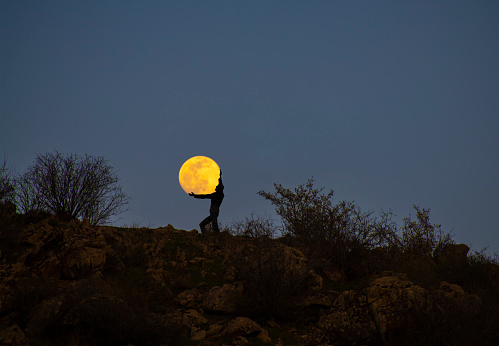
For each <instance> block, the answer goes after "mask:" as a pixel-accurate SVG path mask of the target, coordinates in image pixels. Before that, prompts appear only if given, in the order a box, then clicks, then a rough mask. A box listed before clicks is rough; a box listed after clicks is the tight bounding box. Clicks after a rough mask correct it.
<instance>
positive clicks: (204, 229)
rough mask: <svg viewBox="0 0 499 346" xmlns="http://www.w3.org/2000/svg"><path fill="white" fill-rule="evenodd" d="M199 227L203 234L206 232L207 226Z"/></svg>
mask: <svg viewBox="0 0 499 346" xmlns="http://www.w3.org/2000/svg"><path fill="white" fill-rule="evenodd" d="M199 229H201V233H202V234H205V233H206V228H204V227H203V226H201V225H200V226H199Z"/></svg>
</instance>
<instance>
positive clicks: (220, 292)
mask: <svg viewBox="0 0 499 346" xmlns="http://www.w3.org/2000/svg"><path fill="white" fill-rule="evenodd" d="M242 295H243V285H242V283H240V282H235V283H231V284H225V285H223V286H221V287H220V286H215V287H213V288H212V289H211V290H210V291H208V294H207V295H206V298H205V299H204V300H203V304H202V305H203V308H204V309H206V310H208V311H213V312H223V313H234V312H235V311H236V309H237V304H238V302H239V301H240V300H241V298H242Z"/></svg>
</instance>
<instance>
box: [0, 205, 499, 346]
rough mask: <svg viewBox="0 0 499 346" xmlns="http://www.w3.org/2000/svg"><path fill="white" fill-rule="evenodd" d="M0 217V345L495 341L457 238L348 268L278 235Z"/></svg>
mask: <svg viewBox="0 0 499 346" xmlns="http://www.w3.org/2000/svg"><path fill="white" fill-rule="evenodd" d="M0 218H1V222H0V236H1V239H0V244H1V245H0V251H1V252H0V344H2V345H130V344H131V345H246V344H256V345H263V344H269V345H279V344H280V345H428V344H433V345H461V344H462V345H471V344H473V345H486V344H499V332H498V330H499V328H497V325H499V316H498V312H497V311H499V294H498V289H497V288H498V287H499V280H498V277H499V267H498V266H497V265H495V264H494V263H491V261H487V260H483V259H482V260H481V261H480V260H479V259H477V258H471V256H469V254H468V250H469V249H468V247H467V246H465V245H462V244H461V245H454V246H452V247H449V248H448V249H446V251H445V252H444V253H443V254H442V255H441V256H440V258H439V259H431V260H428V261H419V262H418V261H416V260H414V261H412V262H407V263H400V261H398V260H397V258H393V257H390V260H389V261H385V262H382V263H381V264H380V265H379V266H378V269H376V270H373V271H372V272H371V273H369V275H365V276H363V277H358V278H356V279H355V280H350V279H348V278H345V277H344V275H342V273H340V272H335V271H334V269H331V270H329V271H328V270H323V271H320V272H319V270H315V271H314V268H312V267H311V266H310V264H309V263H308V260H307V257H306V256H305V255H304V252H305V251H302V249H298V248H294V247H290V246H289V243H288V245H285V244H284V243H283V240H280V239H268V238H265V237H263V238H259V239H255V238H247V237H239V236H233V235H230V234H229V233H227V232H222V234H220V235H219V236H215V235H213V234H211V235H210V234H208V235H201V234H198V232H197V231H196V230H193V231H184V230H178V229H175V228H174V227H172V226H171V225H168V226H166V227H160V228H156V229H147V228H118V227H103V226H93V225H91V224H90V223H88V222H81V221H78V220H73V221H70V222H62V221H60V220H57V219H56V218H53V217H50V216H47V217H43V216H40V215H34V216H33V215H32V216H21V215H17V214H15V212H14V211H13V210H8V208H5V207H4V208H3V209H2V212H1V215H0ZM379 251H381V250H379ZM397 261H398V263H394V262H397ZM395 264H396V265H395ZM383 266H384V267H386V268H383ZM430 267H431V268H433V269H434V268H437V269H438V270H436V271H435V270H433V269H432V271H431V273H432V274H431V277H429V278H428V277H426V278H425V276H424V273H425V272H428V273H429V272H430V269H427V268H430ZM394 268H396V269H397V270H395V271H394V270H393V269H394ZM404 268H405V270H403V269H404ZM422 273H423V275H422ZM434 273H439V274H438V275H436V274H434Z"/></svg>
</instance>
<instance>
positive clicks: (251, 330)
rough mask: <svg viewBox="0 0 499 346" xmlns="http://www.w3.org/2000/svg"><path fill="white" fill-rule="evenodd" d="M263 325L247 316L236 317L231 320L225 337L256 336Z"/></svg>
mask: <svg viewBox="0 0 499 346" xmlns="http://www.w3.org/2000/svg"><path fill="white" fill-rule="evenodd" d="M261 330H262V327H260V325H259V324H258V323H256V322H255V321H253V320H251V319H249V318H247V317H236V318H234V319H233V320H231V321H230V322H229V323H228V324H227V326H226V327H225V329H224V331H223V333H222V334H223V336H225V337H232V338H233V337H238V336H256V335H258V334H259V333H260V332H261Z"/></svg>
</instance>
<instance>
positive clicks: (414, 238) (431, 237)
mask: <svg viewBox="0 0 499 346" xmlns="http://www.w3.org/2000/svg"><path fill="white" fill-rule="evenodd" d="M414 209H415V210H416V220H412V219H411V216H410V215H409V216H408V217H406V218H404V225H403V228H402V232H401V239H400V242H399V244H400V246H401V250H402V251H403V252H404V253H406V254H409V255H413V256H416V257H426V256H427V257H434V256H435V255H437V254H438V253H439V252H440V251H442V249H443V248H444V247H445V246H447V245H451V244H454V241H453V240H452V235H451V234H450V233H445V232H443V231H442V229H441V225H436V224H431V223H430V209H424V208H419V207H418V206H416V205H415V206H414Z"/></svg>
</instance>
